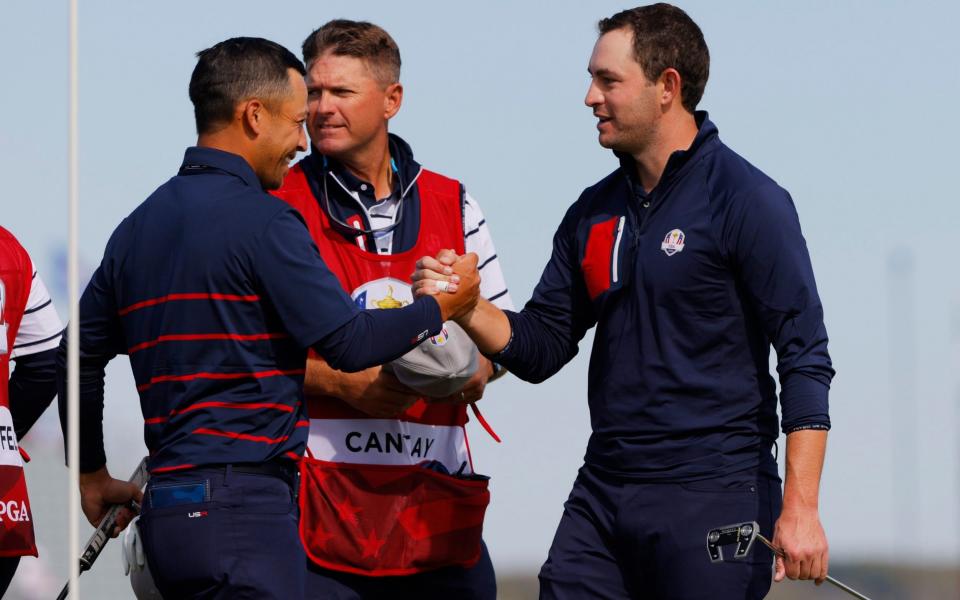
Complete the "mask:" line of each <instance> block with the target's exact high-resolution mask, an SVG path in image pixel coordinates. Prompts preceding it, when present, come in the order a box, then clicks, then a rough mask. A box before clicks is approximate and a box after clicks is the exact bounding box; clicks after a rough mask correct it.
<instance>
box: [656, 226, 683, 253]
mask: <svg viewBox="0 0 960 600" xmlns="http://www.w3.org/2000/svg"><path fill="white" fill-rule="evenodd" d="M660 249H661V250H663V251H664V252H665V253H666V255H667V256H673V255H674V254H676V253H677V252H682V251H683V232H682V231H680V230H679V229H674V230H673V231H671V232H670V233H668V234H667V235H666V237H664V238H663V243H662V244H660Z"/></svg>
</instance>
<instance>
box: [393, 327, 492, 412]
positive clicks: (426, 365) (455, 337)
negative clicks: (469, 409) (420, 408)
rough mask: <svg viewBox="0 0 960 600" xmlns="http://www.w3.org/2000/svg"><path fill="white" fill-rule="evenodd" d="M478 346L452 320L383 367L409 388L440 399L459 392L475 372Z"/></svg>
mask: <svg viewBox="0 0 960 600" xmlns="http://www.w3.org/2000/svg"><path fill="white" fill-rule="evenodd" d="M477 365H478V363H477V347H476V346H475V345H474V343H473V340H471V339H470V336H468V335H467V332H466V331H464V330H463V328H461V327H460V326H459V325H457V324H456V323H454V322H453V321H447V322H446V323H444V324H443V329H442V330H441V331H440V333H439V334H438V335H436V336H434V337H432V338H430V339H428V340H426V341H424V342H423V343H422V344H420V345H419V346H417V347H416V348H414V349H413V350H411V351H410V352H407V353H406V354H404V355H403V356H401V357H400V358H398V359H396V360H394V361H393V362H390V363H388V364H387V365H386V367H387V368H388V369H389V370H390V371H392V372H393V374H394V375H395V376H396V377H397V379H399V380H400V383H402V384H404V385H405V386H407V387H408V388H410V389H412V390H415V391H417V392H420V393H421V394H423V395H424V396H430V397H433V398H442V397H444V396H449V395H451V394H455V393H457V392H458V391H460V388H462V387H463V386H464V385H465V384H466V383H467V381H469V380H470V378H471V377H473V374H474V373H476V372H477Z"/></svg>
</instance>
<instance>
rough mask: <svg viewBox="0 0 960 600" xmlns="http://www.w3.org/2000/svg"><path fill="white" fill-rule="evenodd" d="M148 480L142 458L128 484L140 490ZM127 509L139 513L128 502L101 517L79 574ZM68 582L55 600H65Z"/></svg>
mask: <svg viewBox="0 0 960 600" xmlns="http://www.w3.org/2000/svg"><path fill="white" fill-rule="evenodd" d="M148 479H150V473H149V471H147V457H146V456H145V457H143V460H141V461H140V464H139V465H137V468H136V470H134V472H133V475H131V476H130V479H128V480H127V481H129V482H130V483H133V484H135V485H136V486H137V487H139V488H140V489H143V486H145V485H146V484H147V480H148ZM125 506H126V507H129V508H132V509H134V511H136V512H139V511H140V506H139V505H138V504H137V503H136V502H134V501H132V500H131V501H130V503H129V504H114V505H113V506H111V507H110V510H108V511H107V514H106V515H105V516H104V517H103V520H102V521H100V525H98V526H97V528H96V530H94V532H93V535H91V536H90V539H89V540H87V545H86V546H84V548H83V554H81V555H80V574H81V575H82V574H83V572H84V571H89V570H90V567H92V566H93V563H94V561H96V560H97V557H98V556H100V553H101V552H102V551H103V547H104V546H106V545H107V542H109V541H110V532H111V531H113V526H114V525H115V524H116V522H117V514H119V512H120V509H121V508H123V507H125ZM69 588H70V582H69V581H68V582H67V583H65V584H63V589H62V590H60V595H59V596H57V600H65V599H66V597H67V594H68V593H69Z"/></svg>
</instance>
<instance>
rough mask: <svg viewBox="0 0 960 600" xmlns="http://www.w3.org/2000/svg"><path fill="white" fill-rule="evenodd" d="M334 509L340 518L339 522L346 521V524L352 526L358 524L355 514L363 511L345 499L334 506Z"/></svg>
mask: <svg viewBox="0 0 960 600" xmlns="http://www.w3.org/2000/svg"><path fill="white" fill-rule="evenodd" d="M336 507H337V515H339V516H340V520H341V521H346V522H347V523H351V524H353V525H356V524H357V522H358V519H357V513H358V512H360V511H361V510H363V509H362V508H360V507H359V506H354V505H353V504H350V500H349V499H345V500H344V501H343V502H340V503H339V504H337V505H336Z"/></svg>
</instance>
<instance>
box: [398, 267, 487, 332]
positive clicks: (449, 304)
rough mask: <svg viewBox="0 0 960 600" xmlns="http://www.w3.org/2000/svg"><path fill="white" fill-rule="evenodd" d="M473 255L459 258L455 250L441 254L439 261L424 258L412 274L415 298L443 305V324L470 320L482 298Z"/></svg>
mask: <svg viewBox="0 0 960 600" xmlns="http://www.w3.org/2000/svg"><path fill="white" fill-rule="evenodd" d="M477 260H478V259H477V255H476V254H474V253H473V252H469V253H467V254H464V255H463V256H457V254H456V253H455V252H454V251H453V250H441V251H440V252H439V253H438V254H437V256H436V257H431V256H424V257H423V258H421V259H420V260H418V261H417V270H416V271H414V272H413V276H412V277H411V281H412V282H413V295H414V297H415V298H422V297H424V296H433V297H434V298H435V299H436V301H437V304H439V305H440V314H441V316H442V318H443V320H444V321H457V322H458V323H459V324H460V325H463V323H462V322H461V321H463V320H465V319H467V318H468V317H469V316H470V314H471V313H472V312H473V309H474V308H476V306H477V301H478V300H479V298H480V273H479V271H478V270H477Z"/></svg>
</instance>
